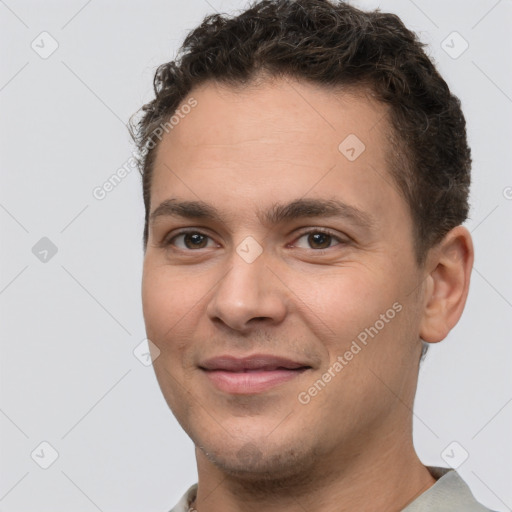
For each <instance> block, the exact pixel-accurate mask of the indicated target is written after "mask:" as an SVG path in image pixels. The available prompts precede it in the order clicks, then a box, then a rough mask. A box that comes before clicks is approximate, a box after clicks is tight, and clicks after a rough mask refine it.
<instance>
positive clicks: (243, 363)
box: [199, 354, 311, 372]
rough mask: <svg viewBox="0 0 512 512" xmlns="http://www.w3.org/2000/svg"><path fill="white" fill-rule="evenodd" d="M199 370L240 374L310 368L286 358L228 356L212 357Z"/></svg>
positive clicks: (256, 355)
mask: <svg viewBox="0 0 512 512" xmlns="http://www.w3.org/2000/svg"><path fill="white" fill-rule="evenodd" d="M199 368H201V369H203V370H210V371H211V370H224V371H230V372H242V371H244V370H266V371H269V370H277V369H278V368H284V369H288V370H296V369H298V368H311V366H310V365H308V364H307V363H304V362H299V361H294V360H292V359H288V358H286V357H279V356H272V355H265V354H255V355H252V356H247V357H234V356H230V355H222V356H217V357H212V358H211V359H207V360H206V361H203V362H202V363H201V364H200V365H199Z"/></svg>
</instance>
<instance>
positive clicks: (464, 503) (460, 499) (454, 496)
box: [171, 467, 491, 512]
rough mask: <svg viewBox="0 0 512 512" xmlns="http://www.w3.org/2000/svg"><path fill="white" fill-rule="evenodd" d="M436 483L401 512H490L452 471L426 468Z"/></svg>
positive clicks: (180, 507) (184, 502)
mask: <svg viewBox="0 0 512 512" xmlns="http://www.w3.org/2000/svg"><path fill="white" fill-rule="evenodd" d="M428 469H429V471H430V473H432V476H433V477H434V478H436V479H437V482H436V483H435V484H434V485H433V486H432V487H430V488H429V489H427V490H426V491H425V492H424V493H423V494H421V495H420V496H418V497H417V498H416V499H415V500H414V501H413V502H412V503H410V504H409V505H407V507H405V508H404V509H402V511H401V512H491V511H490V510H489V509H488V508H486V507H484V506H483V505H480V503H478V502H477V501H476V500H475V498H474V497H473V495H472V494H471V491H470V490H469V487H468V486H467V485H466V483H465V482H464V480H462V478H461V477H460V476H459V475H458V474H457V472H456V471H454V470H453V469H447V468H434V467H429V468H428ZM196 493H197V484H194V485H193V486H192V487H190V489H189V490H188V491H187V492H186V493H185V494H184V495H183V497H182V498H181V500H180V501H179V502H178V504H177V505H176V506H175V507H174V508H173V509H172V510H171V512H189V511H190V512H193V511H194V509H190V505H191V503H192V502H193V501H194V499H195V497H196Z"/></svg>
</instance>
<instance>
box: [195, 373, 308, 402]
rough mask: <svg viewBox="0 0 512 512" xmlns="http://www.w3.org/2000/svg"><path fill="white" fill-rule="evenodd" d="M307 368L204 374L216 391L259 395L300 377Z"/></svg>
mask: <svg viewBox="0 0 512 512" xmlns="http://www.w3.org/2000/svg"><path fill="white" fill-rule="evenodd" d="M306 369H307V368H301V369H298V370H285V369H279V370H268V371H263V370H261V371H248V372H229V371H224V370H206V371H205V374H206V376H207V377H208V378H209V379H210V382H212V383H213V384H214V385H215V386H216V387H217V388H218V389H220V390H221V391H224V392H226V393H231V394H239V395H244V394H253V393H261V392H263V391H266V390H268V389H271V388H273V387H275V386H277V385H278V384H282V383H283V382H288V381H290V380H292V379H295V378H296V377H298V376H299V375H301V374H302V373H303V372H304V371H306Z"/></svg>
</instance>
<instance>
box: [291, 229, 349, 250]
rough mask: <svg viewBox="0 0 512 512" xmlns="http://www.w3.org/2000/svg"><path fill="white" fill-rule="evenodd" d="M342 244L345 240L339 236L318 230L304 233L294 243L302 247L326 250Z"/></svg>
mask: <svg viewBox="0 0 512 512" xmlns="http://www.w3.org/2000/svg"><path fill="white" fill-rule="evenodd" d="M340 244H343V240H341V239H340V238H338V237H337V236H335V235H332V234H330V233H326V232H324V231H320V230H316V231H309V232H307V233H304V234H302V236H300V237H299V238H297V240H296V241H295V243H294V244H293V245H294V246H295V247H299V248H301V249H316V250H324V249H330V248H331V247H335V246H336V245H340Z"/></svg>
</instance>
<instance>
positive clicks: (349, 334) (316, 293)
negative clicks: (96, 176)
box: [296, 264, 399, 348]
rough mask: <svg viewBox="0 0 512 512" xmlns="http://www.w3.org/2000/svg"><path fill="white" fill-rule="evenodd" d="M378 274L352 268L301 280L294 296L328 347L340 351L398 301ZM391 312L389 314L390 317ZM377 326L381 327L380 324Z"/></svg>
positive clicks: (353, 266) (354, 266)
mask: <svg viewBox="0 0 512 512" xmlns="http://www.w3.org/2000/svg"><path fill="white" fill-rule="evenodd" d="M383 275H384V273H383V272H382V271H378V270H372V271H369V269H368V268H367V267H364V268H363V267H362V266H357V265H355V264H354V265H352V266H351V268H346V269H337V272H336V273H333V272H331V273H329V275H324V276H322V275H319V274H316V275H311V276H306V277H304V276H302V277H301V279H300V281H299V280H296V282H297V283H300V284H299V285H298V291H297V296H298V297H300V301H299V302H300V303H301V304H303V306H302V307H303V311H304V314H305V315H306V314H307V316H308V317H309V318H310V324H313V325H315V326H318V328H319V330H320V331H322V332H323V336H322V335H321V334H320V332H318V333H317V334H318V336H319V337H321V338H323V339H324V340H327V342H328V343H329V344H333V345H339V346H340V347H336V348H343V346H344V345H345V344H347V343H348V344H350V342H351V341H352V339H353V338H354V337H356V336H357V335H358V333H360V332H361V331H363V330H364V329H365V328H367V327H370V326H372V325H374V323H375V322H376V321H378V320H379V318H380V315H381V314H383V313H385V312H386V311H387V310H389V309H390V308H392V306H393V304H394V303H395V302H396V301H397V300H398V295H399V294H398V291H397V290H396V289H395V288H394V287H393V286H392V285H393V283H387V282H386V281H385V280H384V279H383V278H382V276H383ZM393 313H394V311H392V312H391V314H393ZM379 325H380V324H379Z"/></svg>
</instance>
